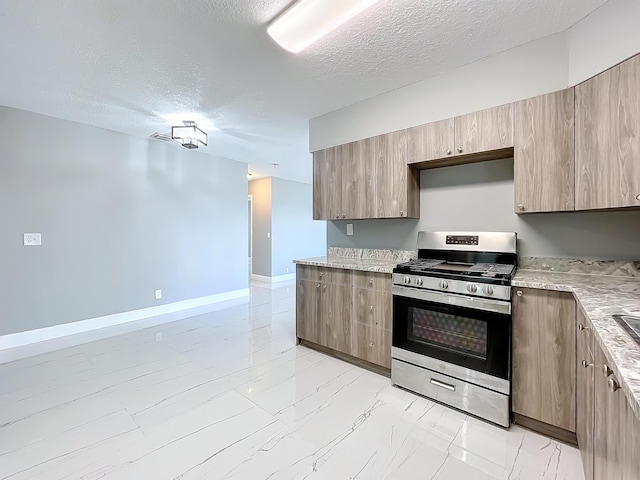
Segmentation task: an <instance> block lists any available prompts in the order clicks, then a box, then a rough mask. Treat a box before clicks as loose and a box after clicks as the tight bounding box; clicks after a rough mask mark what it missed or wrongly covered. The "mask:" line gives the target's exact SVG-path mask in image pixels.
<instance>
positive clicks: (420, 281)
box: [416, 278, 424, 286]
mask: <svg viewBox="0 0 640 480" xmlns="http://www.w3.org/2000/svg"><path fill="white" fill-rule="evenodd" d="M423 283H424V282H423V281H422V279H421V278H416V285H419V286H422V284H423Z"/></svg>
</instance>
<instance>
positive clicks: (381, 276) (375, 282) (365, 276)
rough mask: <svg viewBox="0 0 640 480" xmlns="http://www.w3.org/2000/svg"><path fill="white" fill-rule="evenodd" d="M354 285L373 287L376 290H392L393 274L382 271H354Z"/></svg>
mask: <svg viewBox="0 0 640 480" xmlns="http://www.w3.org/2000/svg"><path fill="white" fill-rule="evenodd" d="M353 286H354V287H356V288H372V289H374V290H383V291H385V292H390V291H391V274H390V273H380V272H361V271H354V272H353Z"/></svg>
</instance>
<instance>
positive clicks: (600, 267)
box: [518, 257, 640, 278]
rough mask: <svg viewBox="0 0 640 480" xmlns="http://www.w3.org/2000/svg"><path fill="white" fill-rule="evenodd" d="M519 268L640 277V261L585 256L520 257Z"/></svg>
mask: <svg viewBox="0 0 640 480" xmlns="http://www.w3.org/2000/svg"><path fill="white" fill-rule="evenodd" d="M518 268H520V269H522V270H538V271H542V272H561V273H582V274H595V275H612V276H617V277H636V278H640V262H625V261H617V260H591V259H584V258H555V257H519V258H518Z"/></svg>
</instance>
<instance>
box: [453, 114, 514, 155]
mask: <svg viewBox="0 0 640 480" xmlns="http://www.w3.org/2000/svg"><path fill="white" fill-rule="evenodd" d="M510 147H513V104H512V103H509V104H507V105H500V106H499V107H494V108H488V109H486V110H480V111H479V112H474V113H469V114H467V115H461V116H459V117H456V118H455V151H454V154H455V155H468V154H472V153H479V152H488V151H491V150H500V149H504V148H510Z"/></svg>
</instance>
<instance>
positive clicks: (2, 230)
mask: <svg viewBox="0 0 640 480" xmlns="http://www.w3.org/2000/svg"><path fill="white" fill-rule="evenodd" d="M246 171H247V166H246V164H244V163H239V162H235V161H231V160H226V159H220V158H214V157H211V156H209V155H205V154H203V153H200V152H197V151H187V150H186V149H184V148H180V147H179V146H178V145H173V144H167V143H163V142H160V141H157V140H146V139H138V138H133V137H130V136H127V135H123V134H119V133H115V132H111V131H107V130H102V129H98V128H94V127H90V126H87V125H82V124H78V123H73V122H68V121H64V120H59V119H55V118H51V117H46V116H42V115H36V114H33V113H28V112H24V111H20V110H15V109H10V108H6V107H0V205H2V207H1V208H2V222H0V305H2V317H1V319H0V334H9V333H14V332H19V331H25V330H30V329H34V328H40V327H46V326H51V325H56V324H63V323H68V322H73V321H77V320H83V319H88V318H93V317H98V316H102V315H107V314H113V313H118V312H125V311H130V310H135V309H140V308H145V307H150V306H154V305H158V304H163V303H170V302H175V301H180V300H186V299H191V298H197V297H202V296H206V295H212V294H217V293H222V292H227V291H233V290H238V289H243V288H246V287H247V275H246V267H245V266H246V262H247V258H246V255H247V207H246V205H247V203H246V202H247V179H246ZM25 232H41V233H42V243H43V244H42V246H41V247H23V246H22V234H23V233H25ZM155 289H162V291H163V298H162V299H161V300H158V301H157V300H155V299H154V290H155Z"/></svg>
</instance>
